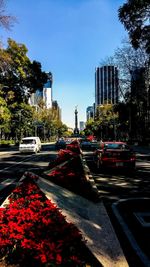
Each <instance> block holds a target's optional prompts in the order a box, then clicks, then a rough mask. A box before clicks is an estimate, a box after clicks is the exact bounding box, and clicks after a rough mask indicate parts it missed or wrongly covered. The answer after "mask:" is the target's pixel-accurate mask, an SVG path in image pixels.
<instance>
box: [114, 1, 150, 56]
mask: <svg viewBox="0 0 150 267" xmlns="http://www.w3.org/2000/svg"><path fill="white" fill-rule="evenodd" d="M118 14H119V19H120V21H121V22H122V23H123V25H124V27H125V28H126V30H127V31H128V33H129V36H130V39H131V42H132V45H133V47H134V48H138V47H140V46H141V45H144V46H145V50H146V52H147V53H148V54H149V53H150V24H149V22H150V19H149V18H150V2H149V0H132V1H130V0H128V1H127V3H125V4H123V6H122V7H120V8H119V10H118Z"/></svg>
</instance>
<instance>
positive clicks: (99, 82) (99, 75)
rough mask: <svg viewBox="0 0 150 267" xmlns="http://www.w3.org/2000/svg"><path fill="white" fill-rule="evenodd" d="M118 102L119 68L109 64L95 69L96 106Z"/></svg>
mask: <svg viewBox="0 0 150 267" xmlns="http://www.w3.org/2000/svg"><path fill="white" fill-rule="evenodd" d="M116 103H118V69H117V67H115V66H111V65H107V66H102V67H98V68H96V70H95V108H97V106H99V105H104V104H116Z"/></svg>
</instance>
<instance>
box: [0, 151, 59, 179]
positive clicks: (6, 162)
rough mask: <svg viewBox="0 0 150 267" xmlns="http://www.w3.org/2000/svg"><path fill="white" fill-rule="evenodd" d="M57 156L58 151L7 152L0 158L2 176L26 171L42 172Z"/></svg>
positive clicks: (18, 174)
mask: <svg viewBox="0 0 150 267" xmlns="http://www.w3.org/2000/svg"><path fill="white" fill-rule="evenodd" d="M56 156H57V152H56V151H42V152H40V153H38V154H20V153H16V154H15V155H11V154H7V155H4V156H3V157H1V159H0V178H3V177H4V176H6V175H7V176H9V174H12V177H14V176H17V177H18V176H21V175H22V174H23V173H24V172H25V171H36V172H38V171H39V172H40V171H42V170H43V169H46V168H47V167H48V164H49V162H50V161H51V160H54V159H55V158H56Z"/></svg>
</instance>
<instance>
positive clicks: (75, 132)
mask: <svg viewBox="0 0 150 267" xmlns="http://www.w3.org/2000/svg"><path fill="white" fill-rule="evenodd" d="M74 113H75V128H74V134H79V129H78V111H77V106H76V107H75V112H74Z"/></svg>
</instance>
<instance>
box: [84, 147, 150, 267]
mask: <svg viewBox="0 0 150 267" xmlns="http://www.w3.org/2000/svg"><path fill="white" fill-rule="evenodd" d="M134 150H135V151H136V157H137V162H136V170H135V172H129V171H128V170H126V171H125V170H121V171H119V170H118V171H117V170H107V171H106V170H103V171H102V170H97V168H96V166H95V165H94V163H93V158H92V153H91V152H85V153H84V155H85V158H86V161H87V164H88V166H89V168H90V171H91V174H92V177H93V179H94V181H95V184H96V186H97V189H98V192H99V196H100V199H101V200H102V201H103V203H104V205H105V207H106V209H107V212H108V214H109V217H110V219H111V222H112V224H113V227H114V229H115V231H116V233H117V236H118V239H119V241H120V243H121V246H122V248H123V250H124V253H125V255H126V258H127V259H128V262H129V266H131V267H135V266H141V267H143V266H150V254H149V250H148V247H149V246H150V243H149V240H150V210H149V207H150V198H149V192H150V149H148V148H138V147H136V148H134ZM135 251H136V252H135Z"/></svg>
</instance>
